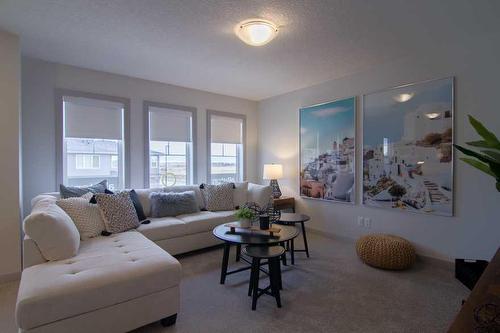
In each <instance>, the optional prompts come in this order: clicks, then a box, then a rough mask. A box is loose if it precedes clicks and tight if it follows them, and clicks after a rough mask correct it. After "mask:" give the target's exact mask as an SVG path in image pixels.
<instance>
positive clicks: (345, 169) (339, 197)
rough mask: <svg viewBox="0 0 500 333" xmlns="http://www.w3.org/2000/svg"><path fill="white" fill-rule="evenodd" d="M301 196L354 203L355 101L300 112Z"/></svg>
mask: <svg viewBox="0 0 500 333" xmlns="http://www.w3.org/2000/svg"><path fill="white" fill-rule="evenodd" d="M299 124H300V195H301V196H302V197H305V198H313V199H319V200H326V201H331V202H345V203H354V201H355V183H356V182H355V179H356V178H355V169H356V168H355V155H356V154H355V146H356V145H355V127H356V98H355V97H351V98H346V99H342V100H337V101H333V102H328V103H323V104H318V105H313V106H308V107H304V108H301V109H300V110H299Z"/></svg>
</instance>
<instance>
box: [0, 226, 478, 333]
mask: <svg viewBox="0 0 500 333" xmlns="http://www.w3.org/2000/svg"><path fill="white" fill-rule="evenodd" d="M309 238H310V247H311V258H310V259H306V258H305V255H304V254H298V255H297V257H298V258H297V260H296V265H295V266H294V267H291V266H289V267H286V268H284V271H283V284H284V285H283V287H284V290H283V291H282V294H281V295H282V302H283V308H281V309H278V308H276V306H275V304H276V303H275V302H274V300H273V299H272V298H271V297H269V296H262V297H261V298H260V299H259V301H258V304H257V310H256V311H251V310H250V306H251V304H250V303H251V302H250V298H249V297H248V296H247V295H246V291H247V286H248V285H247V283H248V276H249V272H244V273H239V274H236V275H230V276H228V279H227V282H226V285H220V284H219V274H220V261H221V256H222V251H221V250H220V249H216V250H211V251H206V252H203V253H199V254H194V255H190V256H184V257H181V258H180V261H181V263H182V267H183V275H184V278H183V282H182V291H181V295H182V296H181V303H182V304H181V311H180V313H179V317H178V320H177V324H176V325H175V326H174V327H171V328H163V327H162V326H161V325H160V324H159V323H154V324H151V325H149V326H146V327H142V328H140V329H138V330H136V331H135V332H136V333H139V332H165V333H169V332H189V333H191V332H193V333H194V332H200V333H201V332H203V333H206V332H227V333H229V332H238V333H244V332H443V331H446V328H447V327H448V325H449V323H450V321H451V320H452V319H453V317H454V315H455V314H456V312H457V311H458V310H459V308H460V303H461V301H462V299H463V298H466V297H467V294H468V292H467V289H466V288H465V287H463V286H462V285H461V284H460V283H459V282H457V281H456V280H455V279H454V278H453V269H452V266H451V265H450V264H443V263H440V262H435V261H430V260H425V261H419V262H418V263H417V264H416V266H415V267H414V268H413V269H411V270H409V271H404V272H389V271H383V270H378V269H374V268H371V267H368V266H366V265H364V264H362V263H361V262H360V261H359V260H358V259H357V257H356V253H355V250H354V244H353V242H352V241H349V240H344V239H330V238H325V237H323V236H320V235H317V234H312V233H311V234H310V237H309ZM231 259H232V261H233V263H234V255H233V253H232V256H231ZM233 267H234V266H233ZM264 284H265V285H267V281H266V280H265V279H264V276H262V279H261V285H264ZM17 286H18V284H17V283H10V284H6V285H3V286H0V331H1V332H3V333H8V332H16V328H15V323H14V317H13V313H14V306H15V297H16V292H17Z"/></svg>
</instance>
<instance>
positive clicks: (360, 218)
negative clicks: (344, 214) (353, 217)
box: [358, 216, 364, 227]
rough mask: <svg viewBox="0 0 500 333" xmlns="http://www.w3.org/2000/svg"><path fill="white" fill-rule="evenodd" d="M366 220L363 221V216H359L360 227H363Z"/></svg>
mask: <svg viewBox="0 0 500 333" xmlns="http://www.w3.org/2000/svg"><path fill="white" fill-rule="evenodd" d="M363 226H364V222H363V216H358V227H363Z"/></svg>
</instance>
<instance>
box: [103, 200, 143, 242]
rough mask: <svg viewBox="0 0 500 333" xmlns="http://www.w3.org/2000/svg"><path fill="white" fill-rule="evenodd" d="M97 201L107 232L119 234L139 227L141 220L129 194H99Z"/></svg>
mask: <svg viewBox="0 0 500 333" xmlns="http://www.w3.org/2000/svg"><path fill="white" fill-rule="evenodd" d="M95 199H96V200H97V206H98V207H99V210H100V211H101V216H102V219H103V221H104V226H105V227H106V231H108V232H111V233H118V232H123V231H127V230H130V229H134V228H137V227H138V226H139V224H140V222H139V218H138V217H137V213H136V212H135V208H134V203H133V202H132V199H130V194H129V193H128V192H120V193H117V194H105V193H97V194H96V195H95Z"/></svg>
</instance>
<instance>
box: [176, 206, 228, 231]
mask: <svg viewBox="0 0 500 333" xmlns="http://www.w3.org/2000/svg"><path fill="white" fill-rule="evenodd" d="M234 213H235V211H234V210H229V211H220V212H209V211H202V212H198V213H195V214H184V215H179V216H177V218H178V219H180V220H182V221H183V222H184V223H185V224H186V226H185V228H186V234H196V233H199V232H206V231H212V230H213V228H215V227H216V226H218V225H219V224H222V223H229V222H234V221H235V220H236V218H235V217H234Z"/></svg>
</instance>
